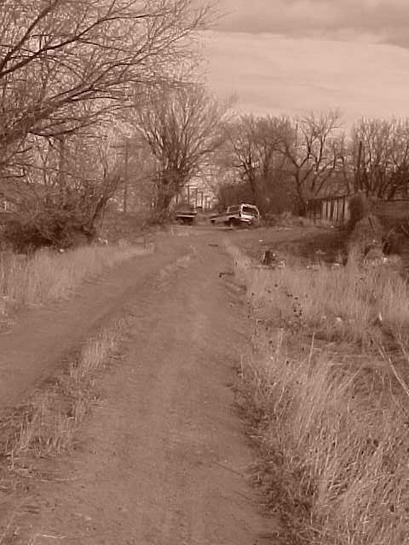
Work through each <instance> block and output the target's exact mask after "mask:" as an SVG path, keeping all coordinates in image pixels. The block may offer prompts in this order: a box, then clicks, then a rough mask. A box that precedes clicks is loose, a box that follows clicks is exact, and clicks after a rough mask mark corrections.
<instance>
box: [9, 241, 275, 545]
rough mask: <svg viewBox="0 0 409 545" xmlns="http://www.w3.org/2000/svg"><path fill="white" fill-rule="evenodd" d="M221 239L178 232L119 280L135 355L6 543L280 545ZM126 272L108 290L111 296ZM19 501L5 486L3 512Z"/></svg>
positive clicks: (37, 487) (104, 384) (21, 510)
mask: <svg viewBox="0 0 409 545" xmlns="http://www.w3.org/2000/svg"><path fill="white" fill-rule="evenodd" d="M223 236H225V234H224V233H216V234H214V233H213V234H206V233H203V234H201V235H200V236H190V237H173V238H170V237H169V238H168V239H166V240H163V241H162V243H161V247H162V252H161V253H158V254H157V256H155V257H152V258H151V257H147V258H143V259H144V260H145V263H144V264H142V262H141V261H140V259H138V260H136V261H134V262H130V263H129V264H127V265H126V266H125V267H124V268H123V269H122V270H121V271H120V272H117V273H116V274H117V275H119V276H117V279H118V278H119V277H120V278H121V282H122V288H121V290H120V293H119V294H117V296H116V301H117V303H116V305H115V308H116V311H118V306H119V307H120V308H121V312H125V313H126V314H127V315H128V316H130V320H131V327H130V330H129V333H128V335H127V338H126V340H125V341H124V344H123V347H122V350H123V357H122V359H121V361H120V362H119V363H118V364H116V365H114V366H113V367H111V368H110V369H109V371H108V372H107V373H106V374H105V375H104V376H102V377H101V378H100V384H99V385H98V388H99V389H100V390H101V391H102V392H103V395H102V399H103V402H102V403H100V404H99V405H98V406H97V407H96V408H95V409H94V411H93V413H92V414H91V415H90V417H89V418H88V419H87V420H86V423H85V425H84V427H83V429H82V431H81V433H80V435H79V437H78V438H77V441H76V448H75V450H74V451H73V452H72V453H71V454H70V455H69V456H64V457H63V458H60V459H59V460H55V461H51V462H50V467H49V472H48V477H47V478H45V479H44V478H43V479H37V480H33V482H32V483H31V484H30V486H29V487H28V488H27V490H25V491H24V493H20V495H19V498H20V500H19V503H18V504H16V505H15V508H14V511H13V513H12V524H13V525H14V526H15V528H16V531H15V532H14V536H13V538H11V539H10V540H9V541H6V538H4V540H3V539H2V533H1V531H0V544H1V545H7V544H9V543H10V544H11V543H13V544H17V543H18V544H23V543H27V544H28V543H30V545H45V544H49V543H67V544H68V543H73V544H74V543H75V544H84V545H85V544H87V545H88V544H90V545H91V544H92V545H125V544H128V545H130V544H132V545H266V544H272V543H274V544H276V543H279V541H277V540H276V537H277V535H278V533H279V528H278V525H277V523H276V521H274V520H272V519H271V518H270V519H268V518H266V517H265V516H263V515H262V513H261V508H260V503H259V501H260V498H258V497H257V496H256V492H255V491H254V489H252V488H251V486H250V485H249V482H248V475H249V467H250V466H251V464H252V463H253V462H254V452H253V451H252V450H251V447H250V445H249V442H248V440H247V439H246V436H245V433H244V430H243V423H242V422H241V421H240V419H239V417H238V415H237V412H236V410H235V407H234V394H233V389H232V383H233V382H234V380H235V370H234V367H235V366H236V365H237V364H238V362H239V361H240V355H241V353H242V352H243V351H244V350H245V349H246V345H247V341H248V336H249V330H248V323H247V317H246V308H245V306H244V304H243V297H242V295H243V294H242V292H241V291H240V287H238V286H236V285H234V284H233V283H232V282H231V276H223V277H222V278H220V276H219V273H220V272H229V271H232V267H231V262H230V259H229V257H228V256H227V255H226V253H225V250H224V247H223V242H222V237H223ZM155 267H156V268H155ZM114 276H115V275H114ZM114 276H112V274H111V276H110V275H108V277H109V278H108V279H107V278H106V279H105V280H101V281H100V284H101V283H102V285H103V286H105V284H104V283H105V282H111V284H110V285H111V288H112V289H113V288H114V283H113V279H114ZM89 289H90V290H91V292H92V290H93V289H94V286H91V287H90V288H89ZM115 289H116V288H115ZM95 295H96V294H95V293H94V294H93V297H94V299H95ZM111 295H112V292H111ZM106 296H107V297H108V295H106ZM91 300H92V296H91V295H90V299H89V300H88V302H91ZM87 304H88V303H87ZM70 305H74V302H71V303H70ZM101 305H102V303H101ZM97 306H98V305H97ZM68 307H69V305H68ZM102 307H103V309H105V312H106V313H107V312H111V314H112V312H113V311H112V308H111V309H110V306H109V304H108V303H107V304H106V306H103V305H102V306H101V309H100V310H99V311H95V316H96V317H97V319H99V320H100V319H102V318H101V315H103V314H104V311H103V310H102ZM108 309H110V310H108ZM50 312H51V311H50ZM65 312H68V311H67V306H66V307H65ZM50 316H51V315H49V316H48V318H47V317H46V320H49V321H48V326H49V327H51V325H50V324H51V320H50ZM78 319H79V320H82V321H83V320H84V318H83V317H81V316H80V315H78ZM61 320H62V321H63V318H61ZM44 323H45V322H43V323H42V324H43V325H42V327H43V328H44ZM20 327H21V326H20ZM55 327H61V328H62V327H63V326H62V325H61V324H58V323H57V325H56V326H55ZM72 328H73V329H72V330H71V331H74V333H72V336H71V341H70V343H68V345H70V346H73V343H74V341H75V340H78V339H79V338H80V336H81V335H80V332H79V330H80V329H81V327H80V325H79V324H76V325H72ZM36 331H37V330H36ZM43 331H44V329H43ZM49 334H51V333H49ZM61 334H62V329H61ZM12 335H15V333H12V334H11V337H10V338H12ZM36 335H40V337H41V334H40V331H38V332H36ZM37 338H39V337H37ZM2 342H3V341H2ZM68 345H64V346H65V347H67V346H68ZM42 346H43V345H42ZM44 346H45V344H44ZM61 353H62V352H61ZM53 357H54V358H55V353H54V354H53ZM16 358H17V356H16ZM49 361H51V356H50V359H49ZM4 365H5V364H4V361H3V362H1V364H0V368H2V370H4ZM40 369H41V373H40V375H41V374H43V373H45V372H46V371H47V370H48V372H49V371H50V367H49V364H47V365H45V366H44V367H43V368H41V366H40ZM19 371H20V373H21V374H23V375H24V373H25V368H24V365H23V364H21V365H20V369H19ZM3 376H4V374H3ZM38 376H39V375H37V377H36V378H35V380H38ZM33 377H34V374H32V377H31V382H30V380H27V381H25V382H23V383H24V387H23V388H22V389H20V391H26V389H27V388H28V387H29V384H32V382H33V380H34V378H33ZM13 381H14V382H13ZM17 382H18V381H17V379H13V380H12V381H11V382H10V383H9V384H14V383H17ZM3 390H4V389H3ZM12 398H13V396H12V395H11V394H9V395H8V398H7V399H8V401H10V400H11V399H12ZM7 501H8V498H7V497H3V498H2V497H1V490H0V517H1V512H2V507H6V504H7ZM3 513H7V517H8V520H7V521H6V520H0V523H1V524H2V526H1V525H0V528H4V527H5V525H6V522H8V523H10V520H11V518H10V509H6V508H4V509H3ZM3 535H4V536H6V534H5V533H4V534H3ZM7 535H9V534H7Z"/></svg>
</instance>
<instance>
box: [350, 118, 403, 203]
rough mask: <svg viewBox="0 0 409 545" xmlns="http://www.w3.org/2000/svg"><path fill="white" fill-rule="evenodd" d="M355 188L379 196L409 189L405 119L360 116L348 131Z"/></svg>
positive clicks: (394, 194) (401, 193)
mask: <svg viewBox="0 0 409 545" xmlns="http://www.w3.org/2000/svg"><path fill="white" fill-rule="evenodd" d="M352 149H353V157H354V162H355V164H356V165H357V171H358V173H357V178H358V188H359V189H360V190H362V191H364V192H365V193H366V194H367V195H372V196H375V197H378V198H380V199H393V198H394V197H396V196H397V195H400V196H406V195H407V193H408V189H409V122H408V120H381V119H361V120H360V121H359V122H358V123H357V124H356V125H355V127H354V128H353V131H352Z"/></svg>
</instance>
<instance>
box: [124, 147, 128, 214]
mask: <svg viewBox="0 0 409 545" xmlns="http://www.w3.org/2000/svg"><path fill="white" fill-rule="evenodd" d="M128 165H129V140H128V139H126V140H125V164H124V202H123V211H124V214H126V213H127V209H128Z"/></svg>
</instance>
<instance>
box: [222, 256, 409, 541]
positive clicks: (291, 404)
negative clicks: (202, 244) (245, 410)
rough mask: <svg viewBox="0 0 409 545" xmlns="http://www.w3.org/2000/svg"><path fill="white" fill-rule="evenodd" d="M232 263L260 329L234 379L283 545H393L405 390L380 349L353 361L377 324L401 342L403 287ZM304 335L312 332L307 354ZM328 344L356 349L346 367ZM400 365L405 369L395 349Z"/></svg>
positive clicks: (407, 495)
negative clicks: (244, 398) (247, 396)
mask: <svg viewBox="0 0 409 545" xmlns="http://www.w3.org/2000/svg"><path fill="white" fill-rule="evenodd" d="M232 252H233V254H234V257H235V264H236V270H237V273H238V275H240V276H241V278H242V280H244V281H245V282H246V283H247V286H248V293H249V297H250V300H251V302H252V304H253V308H254V312H255V315H256V316H258V317H259V320H260V322H259V327H258V330H257V332H256V333H257V334H256V336H255V337H254V342H255V345H256V346H255V347H256V348H257V351H256V353H257V356H254V355H253V357H252V359H250V360H249V361H248V364H247V365H245V366H244V367H243V379H244V384H245V385H246V387H247V388H248V389H249V392H250V393H251V399H252V401H251V403H252V405H253V408H255V409H256V411H255V414H257V415H258V421H257V422H258V423H257V426H258V434H259V435H260V436H261V437H262V443H263V445H264V452H265V459H264V462H263V467H262V470H261V473H263V472H264V479H263V480H264V484H265V486H266V488H267V493H268V494H269V495H270V497H271V499H272V501H274V504H275V507H276V508H277V505H279V506H280V507H281V512H282V514H283V518H284V519H286V520H287V522H288V526H289V527H290V528H291V531H292V535H293V542H294V543H309V544H314V545H401V544H403V543H405V542H406V541H407V540H408V536H409V468H408V455H409V434H408V431H409V430H408V426H409V425H408V415H409V397H408V392H409V390H408V389H407V388H406V385H405V382H404V378H403V376H402V375H399V371H398V370H397V369H398V368H397V367H395V366H394V364H393V362H392V360H391V359H390V357H389V356H388V354H387V350H380V351H378V353H376V351H375V350H374V346H373V345H370V344H368V345H367V346H366V348H367V351H364V352H363V351H362V344H361V343H360V341H362V340H363V339H365V338H367V339H370V338H372V339H373V338H374V337H373V335H374V334H375V330H376V327H377V325H376V324H374V320H376V319H377V316H378V314H379V313H381V314H382V315H383V317H382V324H381V327H380V329H381V333H383V328H384V327H386V328H387V330H389V328H390V329H392V328H397V329H398V330H399V331H400V332H401V333H402V336H403V335H404V333H405V330H406V329H407V326H408V323H409V308H408V306H407V301H408V295H409V294H408V291H407V287H406V284H405V282H404V281H403V280H402V279H401V278H400V277H399V276H398V275H396V274H394V273H393V272H391V271H386V270H384V269H376V270H375V269H369V270H367V271H364V270H360V269H359V268H358V267H357V266H356V265H355V264H351V265H350V266H349V267H347V268H341V269H339V270H329V269H327V268H324V267H321V268H319V269H318V270H315V271H310V270H306V269H305V267H304V268H302V267H296V266H295V267H291V268H290V269H288V268H287V269H284V270H275V271H269V270H265V269H257V268H255V267H254V266H253V264H252V263H251V262H250V261H249V260H248V259H247V258H245V257H244V256H242V255H241V254H240V252H238V251H237V250H234V249H233V250H232ZM294 316H295V317H294ZM324 316H325V319H323V317H324ZM337 318H340V320H337ZM378 320H379V318H378ZM294 321H295V322H296V324H295V325H296V326H297V327H295V325H294ZM266 324H267V325H268V327H267V328H266V327H262V326H265V325H266ZM378 325H379V324H378ZM378 329H379V327H378ZM301 332H302V333H303V336H302V337H300V333H301ZM316 332H321V333H323V335H322V338H320V342H319V346H316V345H315V342H316V340H315V335H316ZM308 338H309V343H310V344H309V349H308V350H307V351H306V350H305V348H306V343H305V341H306V339H308ZM402 338H403V337H401V339H402ZM322 339H324V340H325V339H326V340H327V341H328V343H327V345H326V343H325V341H324V342H323V340H322ZM334 340H335V341H340V342H341V341H342V342H343V341H345V340H352V341H357V342H359V344H360V349H359V350H356V351H355V352H356V353H354V351H353V350H351V351H349V352H348V355H347V357H346V355H345V353H343V351H342V349H341V346H343V345H342V344H341V343H340V344H337V343H336V342H335V343H334ZM378 342H382V336H381V335H380V336H378V338H377V339H376V340H375V345H376V344H377V343H378ZM337 346H338V347H339V348H338V351H337V348H336V347H337ZM364 346H365V345H364ZM403 348H404V347H403ZM401 360H402V361H401V362H400V364H401V365H403V366H404V367H406V368H408V367H409V361H408V358H407V356H405V350H403V352H402V354H401ZM396 379H398V380H396Z"/></svg>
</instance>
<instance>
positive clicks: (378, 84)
mask: <svg viewBox="0 0 409 545" xmlns="http://www.w3.org/2000/svg"><path fill="white" fill-rule="evenodd" d="M219 9H220V11H221V12H222V13H223V16H222V17H221V19H220V20H219V22H218V24H217V26H215V27H214V29H213V30H211V31H208V32H206V33H205V43H206V48H205V51H206V56H207V58H208V68H207V71H208V78H209V83H210V85H211V87H212V88H213V89H214V90H215V91H216V92H217V93H218V94H220V95H221V96H226V95H229V94H232V93H235V94H236V95H237V97H238V103H237V109H239V110H241V111H251V112H255V113H273V114H275V113H289V114H302V113H303V112H307V111H311V110H327V109H335V108H339V109H340V110H341V111H343V112H344V114H345V117H346V119H347V122H350V121H352V120H353V119H356V118H357V117H360V116H362V115H366V116H377V117H389V116H393V115H395V116H408V117H409V28H408V27H409V0H219Z"/></svg>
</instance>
